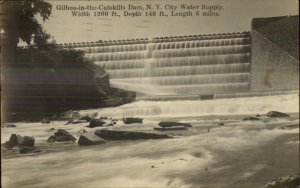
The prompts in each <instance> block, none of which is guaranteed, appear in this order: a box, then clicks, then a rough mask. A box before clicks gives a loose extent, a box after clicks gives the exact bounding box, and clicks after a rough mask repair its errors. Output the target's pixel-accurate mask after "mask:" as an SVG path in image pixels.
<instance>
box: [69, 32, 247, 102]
mask: <svg viewBox="0 0 300 188" xmlns="http://www.w3.org/2000/svg"><path fill="white" fill-rule="evenodd" d="M250 43H251V39H250V33H249V32H243V33H228V34H215V35H197V36H183V37H166V38H153V39H138V40H123V41H99V42H96V43H79V44H72V47H74V48H75V49H78V50H79V49H80V50H83V51H85V53H86V55H85V57H86V58H87V59H88V60H90V61H91V62H92V64H93V65H94V66H96V67H102V68H104V69H105V70H106V71H107V72H108V74H109V77H110V84H111V86H112V87H115V88H120V89H125V90H129V91H135V92H137V93H139V94H141V95H145V96H153V95H155V96H156V95H195V94H196V95H207V94H218V93H238V92H248V91H249V89H250V84H249V81H250V80H249V79H250V51H251V44H250Z"/></svg>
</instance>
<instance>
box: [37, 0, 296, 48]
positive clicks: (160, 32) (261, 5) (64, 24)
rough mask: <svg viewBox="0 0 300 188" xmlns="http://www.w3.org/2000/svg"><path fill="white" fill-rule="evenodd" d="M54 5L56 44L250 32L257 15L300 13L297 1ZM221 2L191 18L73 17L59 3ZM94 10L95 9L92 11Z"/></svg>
mask: <svg viewBox="0 0 300 188" xmlns="http://www.w3.org/2000/svg"><path fill="white" fill-rule="evenodd" d="M48 2H49V3H51V4H52V14H51V16H50V18H49V20H46V22H43V21H42V20H41V19H39V20H40V22H41V23H42V25H43V27H44V29H45V30H46V31H47V32H48V33H49V34H50V35H51V36H52V37H53V38H52V39H53V40H55V41H56V42H57V43H68V42H91V41H98V40H123V39H135V38H153V37H165V36H183V35H199V34H213V33H228V32H242V31H250V29H251V27H250V26H251V20H252V18H255V17H274V16H286V15H298V14H299V13H298V1H297V0H186V1H183V0H151V1H150V0H149V1H146V0H131V1H127V0H121V1H116V0H110V1H108V0H104V1H103V0H98V1H93V0H90V1H85V0H82V1H78V0H77V1H75V0H68V1H63V0H60V1H58V0H48ZM149 3H150V4H152V5H155V4H161V5H162V6H164V5H166V4H171V5H180V4H193V5H200V6H201V5H203V4H204V5H209V6H211V5H219V6H223V8H224V9H223V10H221V11H220V12H219V13H220V16H192V17H171V16H168V17H158V16H156V17H146V16H141V17H135V18H132V17H111V16H108V17H94V16H93V15H91V16H90V17H87V16H82V17H78V16H77V17H76V16H72V13H71V11H61V10H58V9H57V8H56V7H57V5H68V6H78V5H82V6H86V5H93V6H99V5H112V4H115V5H125V6H128V4H134V5H145V4H149ZM91 13H92V12H91Z"/></svg>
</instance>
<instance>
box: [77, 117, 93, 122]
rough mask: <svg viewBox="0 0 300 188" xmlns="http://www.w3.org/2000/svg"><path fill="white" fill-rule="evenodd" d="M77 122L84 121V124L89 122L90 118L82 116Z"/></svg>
mask: <svg viewBox="0 0 300 188" xmlns="http://www.w3.org/2000/svg"><path fill="white" fill-rule="evenodd" d="M79 120H85V121H86V122H90V121H91V120H92V118H91V117H90V116H83V117H82V118H80V119H79Z"/></svg>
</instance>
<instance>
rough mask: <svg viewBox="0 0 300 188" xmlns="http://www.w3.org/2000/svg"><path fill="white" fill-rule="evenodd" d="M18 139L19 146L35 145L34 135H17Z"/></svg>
mask: <svg viewBox="0 0 300 188" xmlns="http://www.w3.org/2000/svg"><path fill="white" fill-rule="evenodd" d="M17 139H18V146H19V147H23V146H26V147H34V138H33V137H29V136H20V135H17Z"/></svg>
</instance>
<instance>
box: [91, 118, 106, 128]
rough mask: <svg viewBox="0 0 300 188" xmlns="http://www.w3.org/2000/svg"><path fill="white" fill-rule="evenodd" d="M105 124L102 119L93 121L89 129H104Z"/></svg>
mask: <svg viewBox="0 0 300 188" xmlns="http://www.w3.org/2000/svg"><path fill="white" fill-rule="evenodd" d="M104 124H105V121H102V120H100V119H92V120H91V122H90V124H89V125H88V126H87V127H90V128H94V127H102V126H103V125H104Z"/></svg>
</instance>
